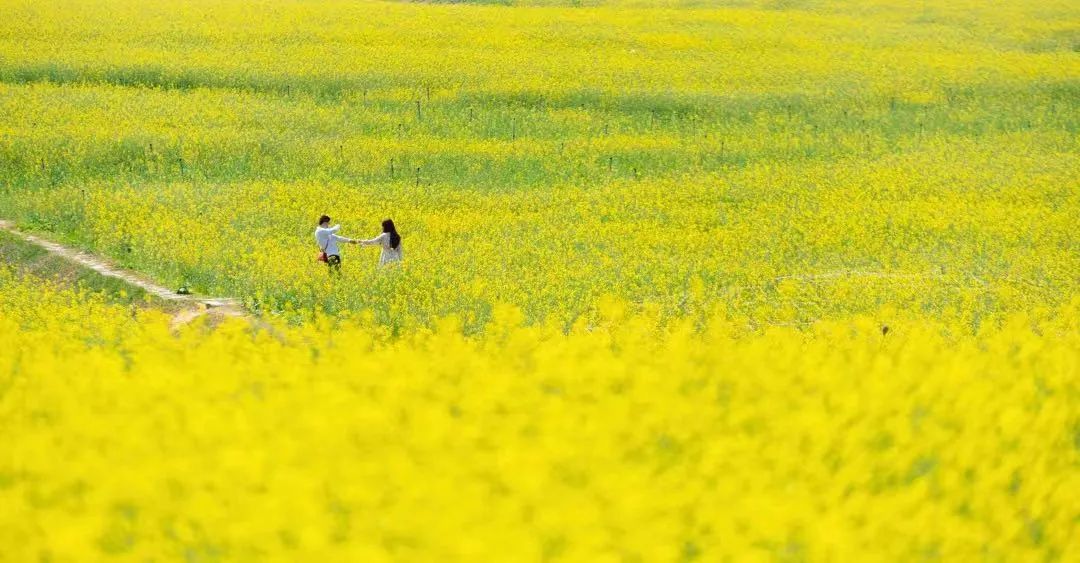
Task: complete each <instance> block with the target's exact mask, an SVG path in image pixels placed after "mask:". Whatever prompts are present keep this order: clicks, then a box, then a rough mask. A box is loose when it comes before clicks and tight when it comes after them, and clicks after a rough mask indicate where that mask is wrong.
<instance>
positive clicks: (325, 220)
mask: <svg viewBox="0 0 1080 563" xmlns="http://www.w3.org/2000/svg"><path fill="white" fill-rule="evenodd" d="M329 222H330V216H329V215H323V216H322V217H319V224H320V225H322V224H323V223H329Z"/></svg>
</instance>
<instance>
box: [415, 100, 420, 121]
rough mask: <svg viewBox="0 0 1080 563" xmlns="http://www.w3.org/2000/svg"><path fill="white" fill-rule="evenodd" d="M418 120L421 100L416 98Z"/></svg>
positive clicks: (418, 119)
mask: <svg viewBox="0 0 1080 563" xmlns="http://www.w3.org/2000/svg"><path fill="white" fill-rule="evenodd" d="M416 120H417V121H420V100H416Z"/></svg>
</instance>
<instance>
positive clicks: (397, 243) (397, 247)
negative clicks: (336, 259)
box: [360, 219, 401, 266]
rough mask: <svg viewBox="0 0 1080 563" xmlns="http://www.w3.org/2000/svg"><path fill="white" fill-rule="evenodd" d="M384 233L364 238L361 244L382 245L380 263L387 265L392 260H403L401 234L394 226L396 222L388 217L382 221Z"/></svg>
mask: <svg viewBox="0 0 1080 563" xmlns="http://www.w3.org/2000/svg"><path fill="white" fill-rule="evenodd" d="M382 231H383V232H382V234H381V235H379V236H377V237H375V238H373V239H370V240H362V241H360V244H362V245H364V246H375V245H379V246H381V247H382V254H380V255H379V265H380V266H385V265H386V264H389V263H391V262H400V261H401V235H399V234H398V232H397V229H396V228H395V227H394V222H393V221H391V220H390V219H387V220H385V221H383V222H382Z"/></svg>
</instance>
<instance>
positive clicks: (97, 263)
mask: <svg viewBox="0 0 1080 563" xmlns="http://www.w3.org/2000/svg"><path fill="white" fill-rule="evenodd" d="M0 230H4V231H7V232H9V233H11V234H13V235H15V236H17V237H19V238H21V239H23V240H25V241H27V242H29V243H31V244H34V245H36V246H39V247H41V248H44V249H45V250H46V251H48V252H49V253H50V254H53V255H56V256H60V257H62V258H64V259H65V260H70V261H71V262H75V263H76V264H79V265H80V266H83V267H85V268H88V269H90V270H93V271H95V272H97V273H98V274H101V275H103V276H108V277H111V278H117V279H119V280H123V281H124V282H125V283H128V284H130V285H133V286H136V287H139V288H141V289H142V290H144V291H146V292H147V293H150V294H152V295H154V296H155V297H158V298H160V299H163V300H165V301H172V302H177V303H182V304H188V305H190V306H188V307H185V308H184V309H183V310H181V311H180V312H178V313H176V314H175V315H174V316H173V320H172V323H171V326H172V327H173V329H177V328H179V327H181V326H183V325H186V324H188V323H190V322H191V321H193V320H195V319H197V318H199V317H201V316H203V315H210V316H213V317H242V316H246V315H247V313H246V312H245V311H244V309H243V307H242V306H241V305H240V302H239V301H238V300H236V299H232V298H228V297H202V296H197V295H181V294H178V293H176V292H175V291H172V290H170V289H168V288H165V287H162V286H160V285H158V284H156V283H154V282H153V281H152V280H150V279H149V278H147V277H145V276H141V275H139V274H137V273H135V272H132V271H131V270H125V269H123V268H121V267H119V266H116V265H115V264H113V263H111V262H109V261H108V260H105V259H103V258H101V257H100V256H95V255H93V254H89V253H86V252H82V251H80V250H76V249H74V248H70V247H67V246H64V245H62V244H57V243H55V242H52V241H49V240H45V239H43V238H41V237H37V236H34V235H31V234H29V233H24V232H22V231H20V230H18V229H16V228H15V225H13V224H12V223H11V222H9V221H5V220H3V219H0Z"/></svg>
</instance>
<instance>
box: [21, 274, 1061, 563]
mask: <svg viewBox="0 0 1080 563" xmlns="http://www.w3.org/2000/svg"><path fill="white" fill-rule="evenodd" d="M521 321H522V316H521V314H520V312H518V311H516V309H514V308H512V307H509V306H507V307H500V308H499V310H498V311H497V312H496V314H495V315H494V319H493V320H492V322H491V323H490V324H489V325H488V326H487V327H486V329H485V331H484V334H483V336H475V337H468V336H463V335H462V333H461V325H460V323H459V322H455V321H453V320H447V321H445V322H443V323H441V324H440V325H439V326H437V327H436V328H434V329H432V330H429V331H422V332H416V333H412V334H410V335H409V336H407V337H399V338H391V337H389V336H388V335H387V334H386V333H385V331H380V330H379V329H378V328H377V327H373V326H369V325H368V324H367V323H370V319H368V320H362V319H356V320H353V321H347V322H342V321H333V320H331V319H329V318H322V319H320V320H318V321H317V322H312V323H307V324H305V325H301V326H289V325H287V324H275V323H272V322H270V321H264V322H262V323H261V324H260V325H258V326H254V327H253V326H252V325H250V324H249V322H248V321H246V320H230V321H227V322H225V323H224V324H222V325H220V326H218V327H216V328H213V329H211V328H209V327H207V326H205V325H201V324H196V325H194V326H189V327H186V328H184V329H182V331H181V333H180V334H179V335H174V334H173V333H171V332H170V330H169V324H168V319H167V317H165V316H164V315H161V314H159V313H157V312H154V311H146V310H135V311H132V310H131V309H130V308H129V307H124V306H117V305H109V304H107V303H105V302H103V301H102V300H101V299H100V297H95V296H92V295H91V296H86V295H77V294H75V293H72V292H71V291H58V290H56V289H53V288H51V287H50V286H48V285H47V284H44V282H41V281H40V280H32V279H22V280H20V279H17V278H13V277H12V276H11V274H10V273H4V274H0V341H2V342H4V343H5V346H4V347H3V348H2V349H0V374H3V377H2V378H0V389H2V391H0V442H2V443H3V445H4V448H3V453H2V455H0V546H3V550H2V551H0V560H5V561H29V560H50V561H88V560H95V559H98V558H102V559H104V558H107V557H108V558H117V557H119V558H121V559H122V560H133V561H134V560H138V561H145V560H174V559H188V560H198V561H204V560H205V561H217V560H229V561H266V560H292V561H297V560H306V561H331V560H337V561H343V560H351V561H402V560H407V561H493V560H496V561H545V560H561V561H687V560H701V561H723V560H737V561H750V560H803V559H806V560H834V561H852V560H891V561H900V560H913V559H925V558H931V559H942V560H949V561H957V560H974V559H979V560H992V561H1017V560H1061V561H1068V560H1075V559H1076V558H1077V557H1078V556H1080V551H1078V550H1080V541H1078V538H1080V529H1078V528H1077V526H1078V524H1077V513H1076V508H1077V507H1076V499H1077V498H1078V497H1080V473H1078V472H1077V470H1076V468H1077V464H1078V463H1080V442H1078V440H1080V326H1078V323H1080V302H1077V301H1074V302H1072V303H1071V304H1070V305H1067V306H1064V307H1062V308H1060V309H1057V310H1054V311H1047V312H1045V313H1044V314H1043V315H1041V316H1038V317H1034V316H1014V317H1011V318H1010V319H1009V320H1008V322H1006V323H1004V324H1003V325H1002V326H1001V327H999V328H994V329H986V330H983V331H982V332H980V333H979V334H977V335H973V334H970V333H969V332H966V331H965V330H959V331H957V330H955V329H956V327H952V326H949V325H946V324H941V323H935V322H933V321H930V320H918V321H911V322H902V323H897V324H894V325H893V326H892V327H891V330H890V331H888V332H887V333H886V334H884V335H883V334H882V330H881V327H880V325H879V324H878V323H877V322H876V321H875V320H874V319H872V318H867V317H857V318H852V319H849V320H846V321H834V322H824V323H820V324H817V325H815V326H814V327H813V328H812V329H809V330H805V331H800V330H796V329H793V328H783V327H781V328H770V329H767V330H764V331H748V330H747V329H746V328H745V327H743V326H740V325H738V324H737V323H732V322H731V321H730V320H726V319H725V318H724V317H723V316H722V315H718V316H716V317H715V318H714V319H713V320H712V321H711V322H710V323H709V324H708V326H707V327H706V328H705V329H704V330H700V329H698V328H696V327H693V326H690V325H688V324H687V323H673V324H670V325H667V326H666V328H663V329H659V330H658V329H657V328H656V319H650V318H647V316H639V315H635V314H630V313H628V312H627V311H626V310H625V308H623V307H620V306H619V304H618V303H617V302H605V304H604V305H603V306H602V307H601V316H600V318H599V321H598V322H597V323H596V324H593V325H586V324H584V323H583V324H580V325H578V326H575V327H573V329H572V330H570V331H569V332H564V331H563V330H562V328H561V327H558V326H550V325H532V326H523V325H522V324H521Z"/></svg>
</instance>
